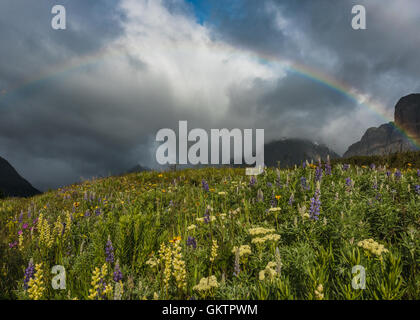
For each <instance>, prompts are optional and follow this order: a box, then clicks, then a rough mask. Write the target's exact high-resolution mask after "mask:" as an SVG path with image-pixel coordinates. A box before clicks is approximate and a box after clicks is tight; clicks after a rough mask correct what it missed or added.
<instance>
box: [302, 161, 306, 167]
mask: <svg viewBox="0 0 420 320" xmlns="http://www.w3.org/2000/svg"><path fill="white" fill-rule="evenodd" d="M302 168H303V169H306V161H303V163H302Z"/></svg>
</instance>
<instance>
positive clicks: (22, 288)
mask: <svg viewBox="0 0 420 320" xmlns="http://www.w3.org/2000/svg"><path fill="white" fill-rule="evenodd" d="M419 224H420V171H419V170H417V169H414V168H411V166H410V165H408V166H406V167H405V168H401V169H400V170H398V169H397V170H395V169H393V170H388V169H386V168H384V167H375V166H371V167H356V166H353V165H352V166H348V165H342V164H334V165H333V167H331V166H330V165H329V164H328V163H327V164H322V165H321V164H315V165H314V164H307V165H303V166H301V167H298V168H294V169H288V170H278V169H267V170H266V171H265V172H264V173H263V174H262V175H259V176H257V177H248V176H246V175H245V170H244V169H232V168H222V169H214V168H208V169H198V170H193V169H190V170H183V171H171V172H163V173H159V172H144V173H134V174H129V175H126V176H120V177H110V178H104V179H98V180H91V181H86V182H84V183H82V184H79V185H72V186H69V187H66V188H63V189H60V190H57V191H51V192H47V193H45V194H43V195H40V196H36V197H34V198H29V199H4V200H0V230H1V233H0V256H1V259H0V275H1V276H0V298H3V299H191V298H192V299H419V298H420V289H419V288H420V273H419V250H420V237H419ZM55 265H62V266H63V267H64V269H65V275H66V286H65V287H66V288H65V289H62V290H60V289H57V290H56V289H54V288H53V286H52V285H51V283H52V282H51V280H52V279H53V278H54V277H55V274H53V273H51V270H52V268H53V266H55ZM355 266H362V267H363V268H364V271H365V289H355V288H353V285H356V287H357V285H359V286H361V285H362V284H363V283H362V282H363V275H362V274H361V273H352V270H353V267H355ZM61 271H63V270H61ZM353 271H354V270H353ZM358 272H360V271H358ZM58 283H59V282H58ZM352 283H353V285H352ZM61 285H63V282H61Z"/></svg>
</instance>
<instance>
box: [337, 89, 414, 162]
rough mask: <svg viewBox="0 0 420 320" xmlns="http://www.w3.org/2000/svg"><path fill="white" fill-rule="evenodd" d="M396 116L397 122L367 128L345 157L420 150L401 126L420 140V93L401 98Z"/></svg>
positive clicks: (410, 135) (396, 107)
mask: <svg viewBox="0 0 420 320" xmlns="http://www.w3.org/2000/svg"><path fill="white" fill-rule="evenodd" d="M394 118H395V122H389V123H387V124H383V125H381V126H379V127H378V128H369V129H368V130H366V132H365V134H364V135H363V137H362V139H361V140H360V141H359V142H356V143H355V144H353V145H351V146H350V147H349V149H348V150H347V151H346V153H344V155H343V157H345V158H348V157H352V156H370V155H384V154H389V153H395V152H404V151H411V150H419V148H418V147H417V146H416V145H415V144H413V143H412V141H410V140H408V139H407V137H406V136H404V135H403V134H402V133H401V130H400V129H399V128H402V129H403V130H404V132H405V133H406V134H408V135H409V137H410V138H412V139H414V140H417V141H419V140H420V94H410V95H408V96H406V97H403V98H401V99H400V100H399V101H398V103H397V105H396V106H395V115H394Z"/></svg>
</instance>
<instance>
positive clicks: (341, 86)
mask: <svg viewBox="0 0 420 320" xmlns="http://www.w3.org/2000/svg"><path fill="white" fill-rule="evenodd" d="M187 46H188V47H189V48H190V49H191V48H192V47H191V45H187ZM211 49H212V50H213V49H214V50H218V51H223V52H224V53H226V52H228V53H229V54H232V53H235V54H243V51H241V50H238V49H235V48H232V47H230V46H228V45H225V44H220V43H218V44H217V43H216V44H215V43H213V44H212V45H211ZM246 54H247V55H248V56H249V57H250V58H252V59H254V60H255V61H257V62H259V63H265V64H268V65H273V64H278V65H280V66H281V67H282V69H283V70H286V71H288V72H289V73H293V74H296V75H298V76H300V77H304V78H306V79H308V80H310V81H313V82H315V83H318V84H320V85H322V86H324V87H326V88H328V89H329V90H333V91H335V92H337V93H339V94H341V95H343V96H345V97H347V98H348V99H350V100H351V101H353V102H354V103H355V104H356V105H358V106H359V107H362V108H367V109H369V110H371V111H372V112H374V114H376V115H378V116H379V117H381V118H382V119H383V120H384V121H385V122H387V123H388V122H389V123H391V124H392V126H393V127H394V128H395V129H396V130H397V131H398V132H399V133H400V134H401V135H402V136H403V137H404V138H406V139H407V140H408V141H409V142H410V143H412V144H413V146H415V147H417V148H420V141H418V140H417V138H415V136H414V135H413V134H411V133H410V132H407V130H405V129H403V128H402V127H400V126H398V125H397V124H395V123H394V117H393V114H392V113H390V111H389V110H387V109H386V108H385V107H384V106H383V104H381V103H379V102H377V101H375V100H373V99H372V98H371V97H370V96H368V95H366V94H364V93H362V92H360V91H358V90H356V89H355V88H354V87H352V86H350V85H348V84H346V83H344V82H341V81H339V80H337V79H335V78H333V77H331V76H329V75H328V74H326V73H323V72H322V71H320V70H317V69H315V68H312V67H309V66H307V65H305V64H302V63H298V62H296V61H292V60H289V59H285V58H282V57H279V56H275V55H270V54H267V53H262V52H252V53H250V52H247V53H246ZM120 57H124V54H121V53H120V52H117V51H110V50H109V49H107V48H104V49H102V50H99V51H98V52H97V53H95V54H93V55H88V56H83V57H81V58H77V59H73V60H71V61H70V62H68V63H67V64H66V65H59V66H57V67H55V68H52V69H50V70H48V71H47V72H44V73H42V74H40V75H38V76H36V77H33V78H30V79H26V80H25V81H23V82H20V83H17V84H15V85H12V86H10V87H9V88H8V89H6V90H1V91H0V103H1V102H2V100H4V99H5V97H7V96H9V97H10V96H11V95H12V94H14V93H17V92H18V91H20V90H22V89H24V88H28V87H31V86H34V85H36V84H39V83H42V82H44V81H48V80H52V79H54V78H56V77H59V76H60V77H63V76H66V75H69V74H71V73H74V72H78V71H81V70H83V69H84V68H86V67H88V66H90V65H93V64H98V63H99V62H101V61H105V60H106V59H109V58H120Z"/></svg>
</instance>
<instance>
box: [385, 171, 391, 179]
mask: <svg viewBox="0 0 420 320" xmlns="http://www.w3.org/2000/svg"><path fill="white" fill-rule="evenodd" d="M390 175H391V171H389V170H388V171H387V172H386V176H387V177H388V178H389V177H390Z"/></svg>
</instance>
